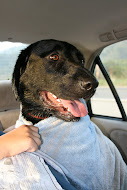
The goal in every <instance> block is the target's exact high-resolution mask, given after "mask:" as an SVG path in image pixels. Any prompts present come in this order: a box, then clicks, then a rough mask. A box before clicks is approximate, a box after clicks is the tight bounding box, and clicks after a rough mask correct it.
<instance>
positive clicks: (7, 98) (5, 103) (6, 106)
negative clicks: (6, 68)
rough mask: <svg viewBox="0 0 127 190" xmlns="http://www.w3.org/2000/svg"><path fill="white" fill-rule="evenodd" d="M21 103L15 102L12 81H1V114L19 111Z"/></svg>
mask: <svg viewBox="0 0 127 190" xmlns="http://www.w3.org/2000/svg"><path fill="white" fill-rule="evenodd" d="M18 108H19V102H17V101H16V100H15V97H14V94H13V92H12V88H11V81H10V80H3V81H0V112H1V111H7V110H12V109H18Z"/></svg>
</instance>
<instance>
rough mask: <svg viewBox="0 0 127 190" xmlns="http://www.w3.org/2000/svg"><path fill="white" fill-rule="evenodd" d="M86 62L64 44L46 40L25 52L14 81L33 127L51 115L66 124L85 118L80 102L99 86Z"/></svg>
mask: <svg viewBox="0 0 127 190" xmlns="http://www.w3.org/2000/svg"><path fill="white" fill-rule="evenodd" d="M84 62H85V60H84V57H83V55H82V54H81V53H80V51H79V50H78V49H76V48H75V47H74V46H73V45H71V44H69V43H67V42H63V41H57V40H42V41H39V42H36V43H34V44H31V45H30V46H28V47H27V48H26V49H25V50H23V51H22V52H21V53H20V55H19V57H18V59H17V62H16V65H15V68H14V72H13V77H12V86H13V91H14V93H15V96H16V99H18V100H19V101H20V102H21V104H22V114H23V116H24V117H25V118H26V119H27V120H29V121H32V122H33V123H36V122H38V121H40V120H41V119H42V118H43V117H49V116H51V115H53V116H56V117H58V118H61V119H64V120H65V121H75V120H79V118H80V117H82V116H84V114H85V108H84V105H83V104H82V103H81V102H80V101H79V98H84V99H88V98H90V97H91V96H93V94H94V93H95V91H96V88H97V86H98V81H97V80H96V78H95V77H94V76H93V75H92V74H91V73H90V72H89V71H88V70H87V69H86V68H84ZM83 112H84V113H83Z"/></svg>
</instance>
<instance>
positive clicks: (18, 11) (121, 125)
mask: <svg viewBox="0 0 127 190" xmlns="http://www.w3.org/2000/svg"><path fill="white" fill-rule="evenodd" d="M0 4H1V6H0V24H1V30H0V42H5V41H9V42H14V43H15V42H21V43H24V44H31V43H34V42H36V41H38V40H42V39H57V40H63V41H67V42H69V43H71V44H73V45H75V46H76V47H77V48H78V49H79V50H80V51H81V52H82V53H83V54H84V56H85V67H86V68H88V69H89V70H90V71H91V72H93V73H94V72H95V67H96V65H98V67H99V68H100V70H101V72H102V75H103V76H104V79H105V81H106V82H107V85H108V87H109V89H111V93H112V97H113V99H114V102H115V103H116V107H117V109H118V110H119V115H117V114H114V115H113V116H112V115H107V114H106V115H105V114H104V113H103V110H104V109H105V108H104V107H103V105H104V102H102V103H101V102H99V106H100V107H99V106H98V103H97V101H96V104H95V102H94V98H93V100H92V99H91V100H88V101H87V106H88V111H89V115H90V117H91V120H92V121H93V122H94V123H95V124H97V126H98V127H99V128H100V129H101V130H102V132H103V133H104V134H105V135H106V136H107V137H108V138H110V139H111V140H112V141H113V142H114V143H115V144H116V146H117V147H118V149H119V151H120V153H121V155H122V157H123V159H124V161H125V162H126V163H127V94H126V95H125V96H126V97H125V100H124V102H125V103H124V105H123V102H122V100H121V97H120V96H119V93H118V92H117V89H116V87H115V84H114V82H113V81H112V80H111V76H110V74H109V73H108V72H107V71H106V69H105V67H104V65H103V63H102V61H101V59H100V55H101V53H102V52H103V50H104V49H105V48H106V47H108V46H110V45H114V44H116V43H119V42H123V41H126V39H127V1H118V0H110V1H101V0H96V1H92V0H89V1H88V0H85V1H84V0H80V1H72V0H70V1H59V0H54V1H51V0H47V1H44V0H42V1H40V0H37V1H33V0H32V1H30V0H27V1H25V0H22V1H16V0H13V1H9V0H4V1H1V3H0ZM110 51H112V48H111V50H110ZM126 60H127V59H126ZM1 62H2V60H0V63H1ZM109 64H110V63H109ZM14 65H15V63H14ZM114 67H115V65H114ZM126 68H127V62H126ZM1 71H2V67H1ZM125 78H127V76H125ZM125 88H127V83H125V85H124V89H125ZM95 95H96V94H95ZM102 96H103V97H105V96H106V95H105V92H104V94H102ZM95 99H96V98H95ZM101 100H102V99H101ZM92 104H93V105H92ZM106 104H107V105H108V103H106ZM94 105H95V106H94ZM94 107H95V108H98V109H99V108H100V112H99V114H98V113H96V111H93V108H94ZM107 109H108V111H107V112H109V111H111V110H113V111H114V105H113V104H112V103H111V104H110V105H108V108H107ZM19 112H20V105H19V102H17V101H16V100H15V97H14V95H13V92H12V89H11V79H9V80H8V79H6V80H5V79H3V80H0V129H1V130H5V129H7V128H8V127H10V126H13V125H15V123H16V120H17V119H18V117H19Z"/></svg>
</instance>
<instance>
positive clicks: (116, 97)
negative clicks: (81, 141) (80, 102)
mask: <svg viewBox="0 0 127 190" xmlns="http://www.w3.org/2000/svg"><path fill="white" fill-rule="evenodd" d="M96 65H98V66H99V68H100V70H101V72H102V74H103V76H104V78H105V80H106V81H107V83H108V85H109V88H110V90H111V92H112V94H113V96H114V98H115V100H116V103H117V105H118V108H119V111H120V113H121V116H122V120H123V121H127V115H126V112H125V110H124V107H123V104H122V102H121V100H120V98H119V95H118V93H117V91H116V88H115V87H114V84H113V83H112V80H111V78H110V76H109V74H108V72H107V71H106V69H105V67H104V65H103V63H102V61H101V59H100V57H99V56H97V57H96V58H95V60H94V63H93V65H92V67H91V72H92V73H94V70H95V67H96ZM87 105H88V110H89V115H90V117H93V116H98V117H103V118H111V119H120V120H121V118H117V117H111V116H104V115H97V114H93V112H92V107H91V101H90V100H89V101H88V102H87Z"/></svg>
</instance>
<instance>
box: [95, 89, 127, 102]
mask: <svg viewBox="0 0 127 190" xmlns="http://www.w3.org/2000/svg"><path fill="white" fill-rule="evenodd" d="M117 93H118V95H119V96H120V99H126V100H127V87H121V88H117ZM94 98H105V99H112V98H113V95H112V92H111V90H110V89H109V88H108V87H107V88H106V87H98V88H97V91H96V93H95V95H94Z"/></svg>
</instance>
